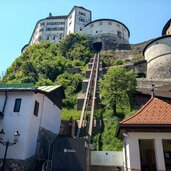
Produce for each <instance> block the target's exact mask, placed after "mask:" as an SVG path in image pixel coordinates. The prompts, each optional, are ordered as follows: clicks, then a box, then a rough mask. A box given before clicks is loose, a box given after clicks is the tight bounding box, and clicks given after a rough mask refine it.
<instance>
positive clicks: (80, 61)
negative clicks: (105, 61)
mask: <svg viewBox="0 0 171 171" xmlns="http://www.w3.org/2000/svg"><path fill="white" fill-rule="evenodd" d="M90 43H91V42H90V40H89V39H88V38H87V37H86V36H83V35H79V34H71V35H69V36H67V37H66V39H63V40H62V41H61V42H60V43H59V44H58V46H56V45H54V44H53V43H48V42H41V43H38V44H33V45H31V46H29V47H28V48H27V49H26V51H25V52H24V53H22V54H21V56H19V57H18V58H17V59H16V60H15V61H14V62H13V64H12V65H11V66H10V67H9V68H8V69H7V71H6V73H5V75H4V76H3V79H2V80H1V82H3V83H11V84H12V83H18V84H19V83H33V84H35V85H36V86H41V85H52V84H56V83H57V84H61V85H63V86H64V90H65V93H66V99H65V100H64V106H65V107H68V108H74V106H75V105H76V98H77V93H78V92H79V91H80V90H81V85H82V79H83V77H82V76H81V75H80V74H75V75H73V74H69V73H67V72H66V71H67V70H68V69H72V68H75V67H78V68H80V69H85V65H86V63H87V62H88V61H89V58H90V57H91V56H92V55H93V52H92V49H91V46H90Z"/></svg>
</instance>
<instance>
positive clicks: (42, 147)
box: [36, 128, 57, 160]
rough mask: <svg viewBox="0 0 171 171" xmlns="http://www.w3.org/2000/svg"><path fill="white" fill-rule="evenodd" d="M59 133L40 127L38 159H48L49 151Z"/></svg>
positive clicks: (37, 149)
mask: <svg viewBox="0 0 171 171" xmlns="http://www.w3.org/2000/svg"><path fill="white" fill-rule="evenodd" d="M56 137H57V134H54V133H52V132H51V131H48V130H46V129H44V128H40V129H39V135H38V140H37V147H36V159H37V160H47V158H48V153H49V150H50V147H51V144H52V143H53V141H54V139H55V138H56Z"/></svg>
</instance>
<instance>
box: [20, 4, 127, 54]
mask: <svg viewBox="0 0 171 171" xmlns="http://www.w3.org/2000/svg"><path fill="white" fill-rule="evenodd" d="M71 33H79V34H84V35H87V36H89V37H90V38H91V39H92V41H93V43H94V44H95V45H97V46H101V47H102V49H104V50H109V49H129V36H130V32H129V30H128V28H127V27H126V26H125V25H124V24H123V23H121V22H120V21H117V20H113V19H99V20H94V21H92V16H91V11H90V10H87V9H85V8H83V7H78V6H74V7H73V8H72V10H71V11H70V13H69V14H68V15H64V16H52V14H51V13H50V14H49V17H47V18H45V19H41V20H39V21H38V22H37V24H36V26H35V28H34V31H33V33H32V36H31V38H30V41H29V43H28V44H27V45H25V46H24V47H23V49H22V51H23V50H24V49H25V48H26V47H27V46H28V45H31V44H33V43H38V42H42V41H50V42H53V43H55V44H58V43H59V42H60V41H61V40H62V39H64V38H65V37H66V36H67V35H69V34H71Z"/></svg>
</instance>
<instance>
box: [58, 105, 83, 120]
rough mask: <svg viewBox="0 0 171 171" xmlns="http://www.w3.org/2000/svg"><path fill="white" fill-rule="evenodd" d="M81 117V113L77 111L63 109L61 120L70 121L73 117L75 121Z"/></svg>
mask: <svg viewBox="0 0 171 171" xmlns="http://www.w3.org/2000/svg"><path fill="white" fill-rule="evenodd" d="M80 115H81V111H77V109H75V108H74V109H66V108H63V109H62V115H61V120H65V121H66V120H69V119H70V118H71V117H72V119H73V120H79V119H80Z"/></svg>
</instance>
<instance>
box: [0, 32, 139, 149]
mask: <svg viewBox="0 0 171 171" xmlns="http://www.w3.org/2000/svg"><path fill="white" fill-rule="evenodd" d="M129 54H134V55H135V56H136V58H138V59H141V58H142V56H141V54H140V53H139V52H138V51H137V50H136V51H123V52H122V51H118V52H112V51H111V52H108V53H104V52H102V54H101V55H102V60H103V65H104V66H113V67H111V68H110V69H109V70H108V72H107V74H106V75H105V76H104V78H103V79H102V80H101V81H100V84H99V85H100V86H99V87H100V93H101V97H102V99H101V104H100V109H98V110H96V111H95V115H96V117H97V118H99V119H101V120H102V121H103V127H102V133H99V134H97V135H96V136H95V137H94V139H93V143H94V144H95V146H96V149H97V150H121V147H122V144H121V142H120V141H119V140H118V139H116V138H115V130H116V126H117V124H118V122H119V121H120V120H122V119H123V118H124V117H126V116H128V115H130V114H131V113H132V101H131V99H132V98H131V97H132V94H133V92H134V91H135V86H136V79H135V74H134V73H133V72H132V71H129V72H128V71H126V70H125V69H124V68H123V67H121V66H120V67H118V65H122V64H125V63H127V62H131V59H130V57H129ZM93 55H94V52H93V50H92V48H91V41H90V40H89V39H88V38H87V37H86V36H83V35H79V34H71V35H69V36H67V37H66V38H65V39H63V40H62V41H61V42H60V43H59V44H58V45H57V46H56V45H54V44H53V43H47V42H42V43H39V44H33V45H31V46H29V47H28V48H27V49H26V51H25V52H24V53H23V54H21V56H19V57H18V58H17V59H16V60H15V61H14V62H13V64H12V65H11V66H10V67H9V68H8V69H7V71H6V73H5V75H4V76H3V79H2V82H3V83H10V84H12V83H15V84H16V83H33V84H34V85H35V86H41V85H53V84H54V85H55V84H60V85H63V87H64V90H65V95H66V98H65V99H64V101H63V107H64V108H63V110H62V119H64V120H69V119H70V118H71V116H72V118H73V119H79V117H80V113H81V112H79V111H77V110H76V99H77V95H78V93H79V92H80V91H81V88H82V80H83V79H84V75H83V74H82V71H85V68H86V64H87V63H88V61H89V59H90V58H91V57H93ZM75 68H77V69H79V70H80V72H79V73H77V74H73V73H72V69H75ZM109 80H110V81H109Z"/></svg>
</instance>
